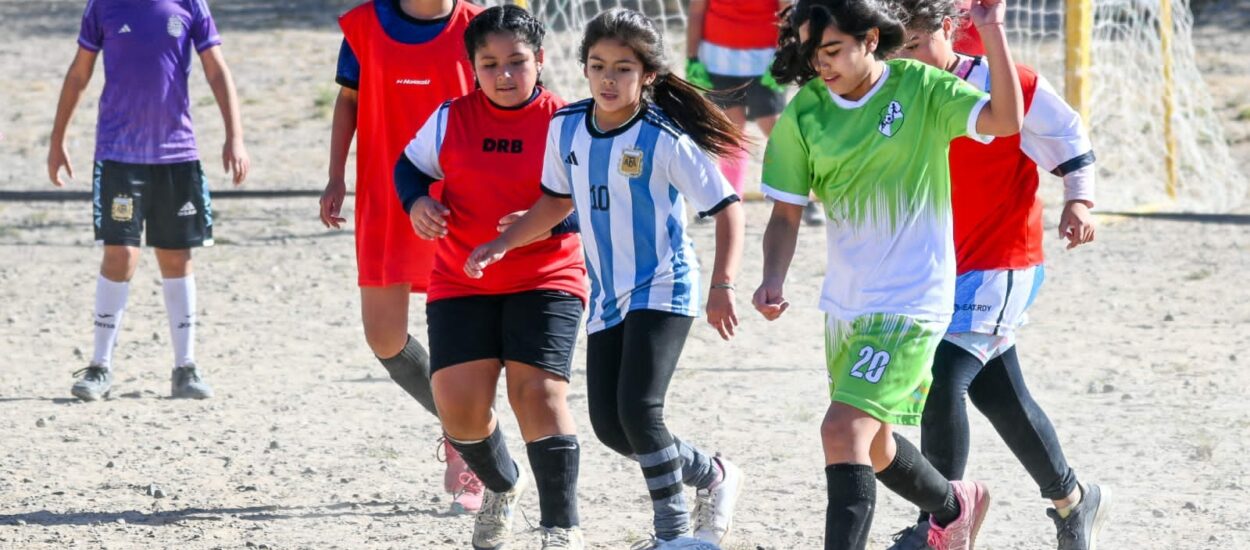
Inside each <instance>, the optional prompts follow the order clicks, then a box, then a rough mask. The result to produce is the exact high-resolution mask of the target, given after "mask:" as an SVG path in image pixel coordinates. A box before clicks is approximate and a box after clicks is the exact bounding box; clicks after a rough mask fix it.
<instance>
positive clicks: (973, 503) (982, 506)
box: [929, 481, 990, 550]
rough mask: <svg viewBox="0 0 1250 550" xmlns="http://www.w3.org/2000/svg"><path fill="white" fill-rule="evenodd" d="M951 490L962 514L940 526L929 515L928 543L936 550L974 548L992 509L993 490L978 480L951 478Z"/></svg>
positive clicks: (969, 549) (970, 549)
mask: <svg viewBox="0 0 1250 550" xmlns="http://www.w3.org/2000/svg"><path fill="white" fill-rule="evenodd" d="M951 489H952V490H954V491H955V498H958V499H959V509H960V512H959V517H958V518H955V521H952V522H951V524H950V525H947V526H946V527H939V526H938V524H937V523H934V521H933V518H932V517H930V518H929V546H931V547H933V549H934V550H972V548H973V546H974V545H975V544H976V542H977V531H980V530H981V522H982V521H985V514H986V513H987V512H989V510H990V491H989V489H987V488H986V487H985V485H984V484H983V483H981V482H977V481H952V482H951Z"/></svg>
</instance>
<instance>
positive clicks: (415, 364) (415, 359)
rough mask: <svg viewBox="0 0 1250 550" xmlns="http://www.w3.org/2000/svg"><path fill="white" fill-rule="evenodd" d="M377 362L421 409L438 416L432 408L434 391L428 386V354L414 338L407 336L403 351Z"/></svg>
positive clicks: (379, 359)
mask: <svg viewBox="0 0 1250 550" xmlns="http://www.w3.org/2000/svg"><path fill="white" fill-rule="evenodd" d="M378 361H379V362H381V363H382V366H383V367H386V372H387V373H389V374H390V375H391V380H394V381H395V383H396V384H399V387H401V388H403V389H404V391H406V392H408V395H411V396H412V398H413V399H416V400H417V403H420V404H421V407H422V408H424V409H425V410H427V411H430V414H432V415H434V416H438V409H437V408H435V407H434V390H433V389H432V388H431V386H430V354H429V353H427V352H426V351H425V348H423V347H421V343H420V342H418V341H417V339H416V338H413V337H412V336H409V337H408V342H407V343H406V344H404V349H402V350H399V353H397V354H395V356H394V357H388V358H386V359H383V358H381V357H379V358H378Z"/></svg>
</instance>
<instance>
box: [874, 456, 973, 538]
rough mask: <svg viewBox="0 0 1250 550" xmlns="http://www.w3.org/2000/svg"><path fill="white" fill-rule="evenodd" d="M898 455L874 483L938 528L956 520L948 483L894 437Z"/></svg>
mask: <svg viewBox="0 0 1250 550" xmlns="http://www.w3.org/2000/svg"><path fill="white" fill-rule="evenodd" d="M894 443H895V444H896V445H897V446H898V453H897V454H895V455H894V462H891V463H890V465H889V466H886V468H885V469H884V470H881V473H879V474H877V479H878V480H879V481H881V484H882V485H885V486H886V488H888V489H889V490H891V491H894V492H895V493H897V494H898V496H901V497H903V498H905V499H907V501H908V502H911V503H912V504H915V505H916V506H918V507H920V509H921V510H923V511H925V512H928V513H930V514H932V515H933V519H934V520H935V521H937V524H938V525H942V526H945V525H947V524H949V523H950V522H952V521H955V518H958V517H959V499H957V498H955V491H954V490H952V489H951V483H950V481H947V479H946V478H944V477H942V474H940V473H938V471H937V469H936V468H934V467H933V465H932V464H929V461H928V460H925V458H924V456H923V455H921V454H920V451H919V450H918V449H916V447H915V446H914V445H912V444H911V442H910V441H907V439H905V438H904V437H903V436H901V435H899V434H897V433H896V434H894Z"/></svg>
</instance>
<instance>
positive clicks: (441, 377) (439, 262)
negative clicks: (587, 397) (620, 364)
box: [395, 6, 586, 550]
mask: <svg viewBox="0 0 1250 550" xmlns="http://www.w3.org/2000/svg"><path fill="white" fill-rule="evenodd" d="M543 34H544V30H543V26H542V23H541V22H539V21H538V20H537V19H536V18H534V16H532V15H530V14H529V12H526V11H525V10H524V9H522V8H519V7H516V6H500V7H493V8H490V9H488V10H486V11H484V12H482V13H481V14H480V15H478V16H477V17H475V18H474V19H473V21H472V22H471V23H469V26H468V28H467V29H466V30H465V33H464V43H465V47H466V48H467V50H468V54H469V59H470V60H471V61H472V62H473V72H474V76H475V77H476V78H477V82H478V84H479V88H478V89H477V90H475V91H473V92H472V93H470V94H468V95H466V96H463V97H460V98H457V99H454V100H451V101H448V102H446V103H444V104H443V105H442V106H441V107H439V108H438V109H437V110H435V112H434V114H433V115H431V116H430V118H429V120H428V121H427V122H426V123H425V125H424V126H422V127H421V130H420V131H419V132H417V135H416V137H415V138H414V139H413V140H412V141H411V143H409V144H408V147H407V148H406V149H404V154H403V156H401V157H400V160H399V164H398V166H397V167H396V169H395V185H396V188H397V190H398V192H399V196H400V200H401V202H402V204H403V207H404V209H405V210H406V211H408V212H409V217H410V220H411V223H412V227H413V229H414V230H415V231H416V233H417V234H418V235H420V236H421V237H422V238H424V239H437V244H436V254H435V258H434V269H433V271H432V273H431V276H430V287H429V291H428V292H429V300H428V303H427V305H426V321H427V323H428V325H429V331H430V369H431V370H432V371H433V386H434V399H435V402H436V403H437V404H438V410H439V417H440V418H441V419H442V422H443V430H444V431H445V432H446V433H447V438H448V440H449V441H451V444H452V445H453V446H455V448H456V450H458V451H459V452H460V455H461V456H462V457H464V460H465V462H467V463H468V464H469V466H470V467H471V468H472V469H473V471H474V472H475V473H477V475H478V477H479V478H480V479H481V480H482V482H483V483H484V484H485V485H486V494H485V497H484V499H483V501H482V507H481V509H480V510H478V513H477V519H476V522H475V524H474V528H473V548H475V549H482V550H484V549H494V548H504V547H506V545H507V544H508V541H509V540H510V539H511V536H512V518H513V508H514V507H515V506H516V503H517V499H518V498H520V495H521V492H522V491H523V490H524V489H525V487H526V485H527V484H528V480H527V479H526V476H524V475H523V473H522V472H521V470H520V469H519V468H518V467H517V464H516V463H515V462H513V460H512V457H511V456H509V454H508V448H507V446H506V445H505V444H504V437H503V433H502V432H501V431H500V429H499V425H498V421H497V420H496V418H495V415H494V411H493V408H494V401H495V387H496V385H497V384H498V382H499V375H500V372H501V371H506V372H507V376H508V400H509V401H510V402H511V403H512V410H513V411H515V412H516V415H517V420H518V422H519V423H520V425H521V437H523V438H524V439H525V442H526V445H525V446H526V451H527V454H528V455H529V459H530V466H531V467H532V468H533V471H534V481H535V484H536V485H537V487H538V500H539V505H540V507H541V510H542V519H541V526H542V529H543V548H544V549H556V548H575V549H581V548H582V547H583V542H582V535H581V532H580V531H579V529H578V527H577V524H578V519H577V471H578V458H579V451H580V446H579V445H578V441H577V435H576V427H575V426H574V424H573V417H572V415H571V414H569V409H568V403H567V401H566V396H567V394H568V389H569V377H570V375H571V374H572V358H573V347H574V345H575V344H576V343H577V328H578V325H579V324H580V323H581V318H582V309H583V302H584V301H585V299H586V283H585V278H586V268H585V265H584V263H583V262H582V252H581V246H580V245H579V241H578V238H577V236H576V235H573V234H570V233H567V232H564V233H563V234H560V235H556V236H551V237H550V238H544V239H541V240H538V241H537V242H535V243H532V244H529V245H528V246H524V247H521V248H519V249H518V250H516V251H515V252H513V253H512V254H511V255H509V256H508V257H507V259H505V260H503V261H502V262H501V263H502V264H504V265H503V266H502V267H503V269H498V270H494V271H492V272H491V273H490V274H488V275H486V276H483V277H479V278H470V277H468V276H467V275H466V274H465V273H464V269H463V267H464V262H465V259H466V258H467V257H468V256H469V252H470V251H471V250H472V249H473V247H474V246H475V245H477V244H479V243H482V242H484V241H487V240H490V239H492V238H494V237H496V236H498V235H499V230H498V229H499V224H500V220H501V218H503V217H504V216H505V215H507V214H509V213H510V212H513V211H516V210H519V209H522V208H525V207H527V206H529V205H530V204H533V203H534V200H536V199H537V198H538V197H539V195H540V192H539V186H538V182H539V181H540V179H541V175H542V163H543V147H544V145H545V144H546V137H547V124H548V122H549V121H550V120H551V115H552V113H554V112H556V109H559V108H560V107H562V106H563V105H564V102H563V101H562V100H561V99H560V98H558V97H556V96H555V95H554V94H552V93H551V92H549V91H547V90H545V89H543V88H541V87H539V86H538V85H537V84H538V75H539V72H540V71H541V70H542V59H543V52H542V39H543ZM437 180H441V181H442V182H443V190H442V194H441V197H440V198H438V199H436V198H434V197H432V196H431V195H430V192H429V190H430V186H431V184H433V183H434V182H435V181H437Z"/></svg>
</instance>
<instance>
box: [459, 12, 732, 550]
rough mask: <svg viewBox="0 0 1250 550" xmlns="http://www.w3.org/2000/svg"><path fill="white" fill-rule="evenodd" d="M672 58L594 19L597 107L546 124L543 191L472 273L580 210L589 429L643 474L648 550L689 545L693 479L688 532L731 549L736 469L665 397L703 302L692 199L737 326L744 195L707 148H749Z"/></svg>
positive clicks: (647, 37)
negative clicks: (670, 413)
mask: <svg viewBox="0 0 1250 550" xmlns="http://www.w3.org/2000/svg"><path fill="white" fill-rule="evenodd" d="M663 51H664V47H663V43H662V41H661V36H660V33H659V30H658V29H657V28H656V26H655V24H654V23H653V22H652V21H651V20H650V19H647V18H646V17H645V16H643V15H642V14H640V13H637V12H634V11H630V10H624V9H611V10H608V11H606V12H603V13H601V14H599V16H598V17H596V18H595V19H594V20H593V21H591V22H590V23H589V25H588V26H587V27H586V32H585V35H584V36H583V37H582V43H581V48H580V51H579V55H580V56H581V60H582V63H583V64H584V65H585V74H586V78H587V79H588V80H589V83H590V92H591V95H592V98H591V99H587V100H585V101H580V102H577V103H574V104H572V105H569V106H568V107H565V108H563V109H561V110H560V111H558V112H556V114H555V117H554V118H553V119H552V121H551V127H550V130H549V131H548V134H547V135H548V137H547V155H546V159H545V161H544V163H543V177H542V190H543V193H544V194H543V196H542V197H541V198H540V199H539V200H538V201H537V202H536V203H534V206H533V207H532V208H531V209H530V210H529V212H528V213H526V214H525V215H524V216H523V217H522V218H521V219H519V220H517V221H516V222H515V223H514V224H513V225H512V227H510V228H509V229H508V230H507V231H505V232H504V233H503V234H502V235H500V236H499V238H497V239H495V240H493V241H491V242H488V243H486V244H484V245H482V246H480V247H478V248H477V249H476V250H474V251H473V254H472V255H471V256H470V257H469V259H468V262H466V263H465V266H464V269H465V271H466V272H467V273H469V275H471V276H475V277H484V276H485V275H484V272H483V269H484V268H485V267H486V266H488V265H490V264H493V263H496V262H504V261H506V259H505V254H506V253H508V252H509V251H510V250H512V249H514V248H517V247H518V246H519V245H520V244H522V243H525V242H527V241H529V239H531V238H532V237H534V236H536V235H541V234H542V233H544V232H546V231H547V230H548V229H550V228H551V227H552V226H554V225H555V224H556V223H557V222H559V221H560V220H562V219H564V217H565V216H567V215H569V213H570V212H573V211H576V215H577V220H578V223H579V225H580V227H581V231H582V238H583V240H584V242H585V254H586V267H587V270H588V272H589V274H590V285H591V293H590V314H589V321H588V322H587V332H589V334H590V336H589V340H588V342H587V345H586V364H587V366H586V385H587V393H588V394H589V395H588V398H589V401H590V419H591V424H592V425H593V427H594V430H595V435H596V436H598V437H599V440H600V441H602V442H603V443H604V444H605V445H607V446H608V447H610V448H612V449H613V450H615V451H616V452H618V453H620V454H622V455H625V456H627V457H630V458H633V459H634V460H637V461H638V463H639V464H640V465H641V466H642V471H643V475H644V477H645V478H646V482H647V488H648V490H649V491H650V495H651V502H652V506H653V509H654V513H655V520H654V525H655V539H654V540H652V541H648V542H646V543H644V544H646V545H647V548H652V547H659V546H660V545H661V544H664V543H665V542H668V541H673V540H681V541H683V542H687V543H688V542H690V539H689V537H687V536H686V535H687V534H688V533H689V531H690V518H689V515H688V514H687V512H686V502H685V499H684V498H683V495H682V483H683V482H685V483H686V484H688V485H693V486H694V487H696V488H698V499H697V501H696V504H695V510H694V514H693V515H694V536H695V537H697V538H698V539H700V540H705V541H711V542H715V543H719V542H720V541H722V540H723V539H724V537H725V535H726V533H727V532H728V531H729V528H730V520H731V519H732V513H733V508H734V503H735V502H736V500H737V496H738V491H739V487H740V484H741V480H742V474H741V473H740V472H739V470H738V469H737V468H736V467H735V466H734V465H733V464H731V463H730V462H728V461H726V460H723V459H721V458H713V457H710V456H708V455H707V454H705V453H703V452H702V451H700V450H699V449H697V448H695V447H694V446H692V445H690V444H689V443H686V442H684V441H681V440H679V439H677V438H676V437H674V436H673V435H672V434H671V433H669V431H668V428H666V427H665V425H664V397H665V394H666V393H667V391H668V384H669V381H670V380H671V379H672V377H673V372H674V369H676V367H677V359H678V357H679V356H680V355H681V349H682V346H683V345H684V344H685V341H686V336H687V335H688V334H689V332H690V327H691V325H692V324H693V317H694V316H696V315H697V314H698V313H697V312H698V309H699V300H700V299H701V295H702V292H701V291H700V290H699V284H700V282H699V281H700V279H699V270H698V264H697V263H696V261H695V258H694V249H693V247H692V246H691V241H690V238H689V237H688V236H687V235H686V231H685V224H686V212H685V209H686V201H687V200H689V201H691V202H692V203H693V204H694V207H695V208H696V210H697V211H698V213H699V215H700V216H703V217H708V216H714V217H715V218H716V262H715V266H714V268H713V270H712V284H711V288H710V290H709V295H708V304H707V313H708V322H709V323H711V324H712V326H713V327H715V328H716V330H717V331H719V332H720V334H721V337H723V338H725V339H729V338H730V337H732V336H733V332H734V328H735V327H736V326H737V324H738V320H737V317H736V314H735V312H734V305H733V291H734V285H733V279H734V276H735V275H736V273H737V271H738V264H739V261H740V260H741V257H742V235H743V218H742V211H741V207H740V205H739V204H737V202H738V200H739V199H738V195H736V194H735V193H734V191H733V189H732V188H731V187H730V186H729V183H728V182H726V181H725V178H724V177H723V176H721V174H720V172H719V171H717V169H716V165H715V163H714V162H713V161H712V159H711V158H709V157H708V155H707V153H705V151H707V152H710V153H713V154H717V155H722V154H725V153H727V152H729V151H731V150H733V149H734V148H736V147H739V146H740V145H739V143H740V141H741V134H740V132H739V131H738V130H737V128H736V127H735V126H734V125H733V123H731V122H730V121H729V120H728V119H727V118H725V115H724V114H723V113H722V112H721V111H720V110H719V109H718V108H717V107H716V106H715V105H714V104H712V103H710V102H709V101H707V100H706V99H705V98H703V97H702V96H701V95H700V93H699V90H698V89H697V88H695V87H694V86H691V85H690V84H689V83H688V82H686V81H684V80H682V79H680V78H678V77H676V76H674V75H673V74H672V72H671V71H670V69H669V68H668V67H667V66H666V64H665V62H664V56H663ZM521 250H524V249H521ZM515 253H516V252H513V254H515ZM507 257H508V258H510V257H511V256H507ZM496 271H499V270H496Z"/></svg>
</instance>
